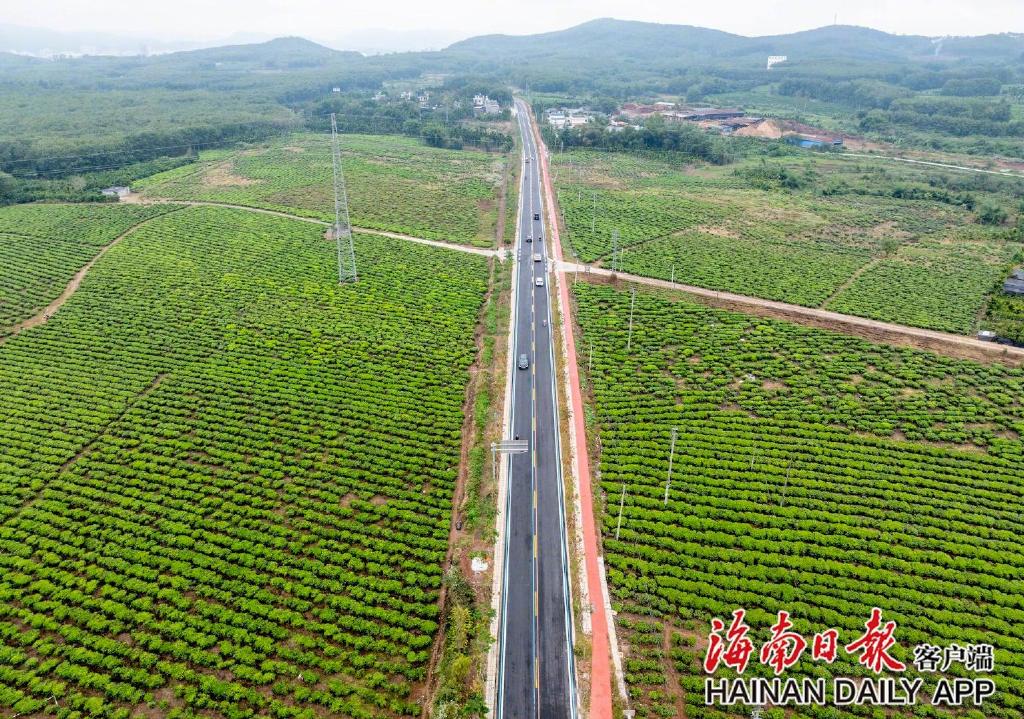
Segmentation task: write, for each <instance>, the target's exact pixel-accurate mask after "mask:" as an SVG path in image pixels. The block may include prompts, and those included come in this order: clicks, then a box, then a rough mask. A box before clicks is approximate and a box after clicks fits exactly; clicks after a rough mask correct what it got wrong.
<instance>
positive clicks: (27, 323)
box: [0, 210, 173, 345]
mask: <svg viewBox="0 0 1024 719" xmlns="http://www.w3.org/2000/svg"><path fill="white" fill-rule="evenodd" d="M172 212H173V210H172ZM163 216H164V215H156V216H154V217H150V218H148V219H145V220H143V221H142V222H139V223H138V224H135V225H132V226H131V227H129V228H128V229H127V230H125V231H124V232H122V233H121V234H120V235H118V236H117V237H115V238H114V239H113V240H111V241H110V242H108V243H107V244H105V245H104V246H103V247H102V249H100V251H99V252H97V253H96V254H95V255H94V256H93V258H92V259H91V260H89V261H88V262H86V263H85V264H84V265H83V266H82V268H81V269H80V270H79V271H78V272H76V273H75V274H74V276H73V277H72V278H71V280H70V281H69V282H68V283H67V285H65V287H64V290H63V291H62V292H61V293H60V295H58V296H57V298H56V299H54V300H53V301H52V302H51V303H50V304H48V305H46V307H44V308H43V309H41V310H39V311H38V312H36V313H35V314H34V315H32V316H31V317H29V318H28V319H27V320H22V321H21V322H19V323H17V324H16V325H14V326H13V327H12V328H11V333H10V334H9V335H7V336H6V337H0V345H2V344H3V343H4V342H6V341H7V340H9V339H10V338H11V337H14V336H15V335H16V334H18V333H19V332H21V331H22V330H27V329H31V328H32V327H38V326H39V325H41V324H43V323H44V322H46V321H47V320H48V319H50V317H51V316H52V315H53V313H54V312H56V311H57V310H59V309H60V308H61V307H63V306H64V303H65V302H67V301H68V300H69V299H70V298H71V295H73V294H75V290H77V289H78V286H79V285H80V284H82V279H83V278H84V277H85V275H86V274H87V273H88V272H89V270H90V269H92V266H93V265H95V264H96V262H97V261H98V260H99V259H100V258H101V257H103V255H105V254H107V252H108V251H110V249H111V248H112V247H113V246H114V245H116V244H117V243H119V242H120V241H121V240H123V239H124V238H125V237H127V236H128V235H130V234H131V233H133V232H135V230H137V229H139V228H140V227H142V226H143V225H145V224H146V223H148V222H152V221H153V220H156V219H158V218H160V217H163Z"/></svg>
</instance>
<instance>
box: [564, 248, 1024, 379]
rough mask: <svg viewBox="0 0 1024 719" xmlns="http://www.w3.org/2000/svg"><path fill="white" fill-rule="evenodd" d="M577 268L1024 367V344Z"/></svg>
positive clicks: (764, 313) (717, 303)
mask: <svg viewBox="0 0 1024 719" xmlns="http://www.w3.org/2000/svg"><path fill="white" fill-rule="evenodd" d="M578 268H579V272H580V275H581V277H586V278H588V279H589V280H591V281H600V282H630V283H635V284H639V285H648V286H650V287H659V288H662V289H667V290H676V291H678V292H685V293H686V294H689V295H693V296H695V297H697V298H699V299H700V300H701V301H702V302H703V303H704V304H707V305H711V306H714V307H721V308H723V309H729V310H736V311H738V312H745V313H747V314H754V315H758V316H761V317H773V318H775V319H783V320H788V321H790V322H795V323H797V324H802V325H809V326H811V327H818V328H821V329H827V330H833V331H835V332H842V333H844V334H848V335H854V336H857V337H861V338H863V339H866V340H870V341H871V342H880V343H883V344H891V345H897V346H900V347H914V348H917V349H925V350H930V351H932V352H935V353H937V354H942V355H946V356H949V357H956V358H958V359H971V360H975V361H979V362H1001V363H1003V364H1007V365H1010V366H1013V367H1017V366H1021V365H1024V348H1020V347H1008V346H1006V345H1000V344H996V343H994V342H983V341H981V340H977V339H974V338H973V337H964V336H961V335H954V334H950V333H948V332H937V331H935V330H925V329H920V328H917V327H907V326H905V325H896V324H891V323H889V322H881V321H879V320H871V319H867V318H865V317H855V316H853V315H844V314H840V313H838V312H830V311H829V310H821V309H815V308H813V307H802V306H800V305H791V304H787V303H785V302H776V301H774V300H764V299H760V298H758V297H747V296H745V295H736V294H733V293H731V292H718V291H716V290H709V289H705V288H703V287H694V286H692V285H681V284H679V283H676V284H672V283H671V282H669V281H667V280H658V279H654V278H652V277H641V276H639V275H630V274H626V273H624V272H619V273H617V274H613V273H612V272H611V270H607V269H604V268H603V267H593V266H590V265H583V264H581V265H579V266H578ZM576 269H577V265H576V264H574V263H571V262H561V263H559V270H561V271H565V272H575V271H576Z"/></svg>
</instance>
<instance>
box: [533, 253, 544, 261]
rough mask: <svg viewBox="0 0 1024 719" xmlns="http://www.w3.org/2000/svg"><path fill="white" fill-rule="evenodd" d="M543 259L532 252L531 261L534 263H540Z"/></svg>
mask: <svg viewBox="0 0 1024 719" xmlns="http://www.w3.org/2000/svg"><path fill="white" fill-rule="evenodd" d="M543 259H544V258H543V257H541V255H540V253H539V252H534V253H533V261H534V262H540V261H541V260H543Z"/></svg>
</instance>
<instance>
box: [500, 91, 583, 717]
mask: <svg viewBox="0 0 1024 719" xmlns="http://www.w3.org/2000/svg"><path fill="white" fill-rule="evenodd" d="M517 105H518V106H519V108H520V111H519V113H518V121H519V129H520V133H521V136H522V139H523V153H524V155H525V157H527V158H530V159H529V162H528V163H526V164H525V165H524V166H523V167H524V172H523V177H522V185H521V189H520V192H521V194H522V213H521V216H520V218H519V238H518V244H517V247H516V251H517V253H518V260H517V263H516V273H515V280H514V281H515V282H516V288H517V293H518V294H517V298H516V307H515V337H514V344H515V346H514V347H513V348H512V351H513V352H514V353H515V354H514V356H513V357H514V365H515V366H516V367H517V369H515V370H514V372H515V375H514V376H513V378H512V398H513V399H512V401H513V406H512V431H513V433H514V435H518V437H519V438H520V439H527V440H529V445H530V451H529V452H527V453H525V454H516V455H511V456H510V457H509V458H508V460H507V461H509V462H510V471H509V474H508V477H509V482H508V505H507V507H506V512H505V518H506V526H505V542H506V557H505V574H504V579H503V587H502V591H503V596H502V614H501V625H500V630H499V641H500V642H501V645H500V651H499V660H498V681H497V685H498V697H497V702H496V707H497V715H498V719H525V718H527V717H541V718H542V719H561V718H563V717H568V718H570V719H575V717H576V680H575V666H574V658H573V653H572V619H571V611H572V610H571V602H570V601H569V583H568V582H569V574H568V554H567V548H566V539H565V537H566V533H565V502H564V495H563V492H562V471H561V466H562V465H561V457H560V452H561V448H560V446H559V445H560V443H559V435H558V405H557V400H556V394H555V370H554V352H553V349H552V347H553V344H552V336H551V313H550V297H551V294H550V287H549V283H548V279H549V277H551V275H549V273H548V272H547V268H548V264H549V261H548V260H549V257H548V252H547V249H546V247H545V245H546V243H545V241H544V240H542V239H541V238H545V239H546V233H545V231H544V220H543V217H544V211H543V209H542V205H541V184H540V169H539V164H538V162H537V148H536V144H535V142H534V139H533V135H532V134H531V133H530V128H529V122H528V120H527V119H526V113H525V107H524V106H522V105H521V104H520V103H517ZM535 214H539V215H540V217H541V219H539V220H534V219H533V218H534V215H535ZM527 237H532V238H533V242H527V241H526V238H527ZM534 253H539V254H540V255H541V260H540V261H539V262H538V261H534ZM538 277H540V278H543V279H544V285H543V286H539V287H538V286H537V284H536V279H537V278H538ZM524 354H525V355H526V356H527V357H528V359H529V362H530V366H529V368H528V369H518V364H519V358H520V355H524Z"/></svg>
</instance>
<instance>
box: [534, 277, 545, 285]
mask: <svg viewBox="0 0 1024 719" xmlns="http://www.w3.org/2000/svg"><path fill="white" fill-rule="evenodd" d="M533 284H535V285H537V286H538V287H543V286H544V278H543V277H538V278H537V279H535V280H534V281H533Z"/></svg>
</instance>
